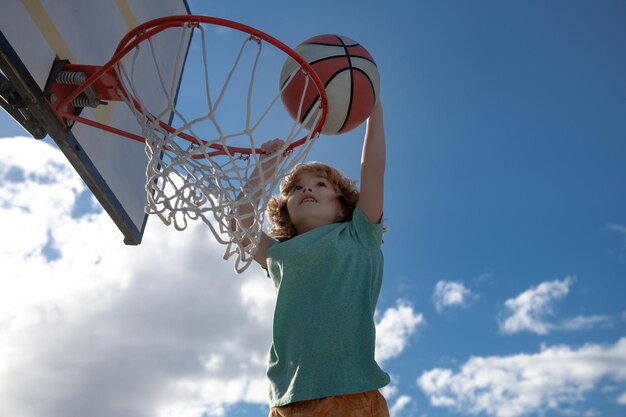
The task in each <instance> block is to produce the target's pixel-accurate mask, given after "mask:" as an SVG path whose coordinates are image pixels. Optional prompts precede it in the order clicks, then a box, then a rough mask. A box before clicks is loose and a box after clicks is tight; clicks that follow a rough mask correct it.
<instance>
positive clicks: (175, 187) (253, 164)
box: [115, 25, 322, 272]
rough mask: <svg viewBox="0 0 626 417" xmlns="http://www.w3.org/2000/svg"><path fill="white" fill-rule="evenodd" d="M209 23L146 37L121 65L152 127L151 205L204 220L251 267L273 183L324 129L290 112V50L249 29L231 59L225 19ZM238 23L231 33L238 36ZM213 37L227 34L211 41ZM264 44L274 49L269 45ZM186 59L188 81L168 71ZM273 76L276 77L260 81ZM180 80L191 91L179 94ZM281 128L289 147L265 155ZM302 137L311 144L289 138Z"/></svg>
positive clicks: (167, 214)
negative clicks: (284, 79)
mask: <svg viewBox="0 0 626 417" xmlns="http://www.w3.org/2000/svg"><path fill="white" fill-rule="evenodd" d="M210 29H213V28H212V27H210V26H209V27H204V26H203V25H197V26H192V27H184V28H174V29H170V30H167V31H163V32H162V33H160V34H158V35H156V36H154V37H152V38H149V39H148V40H147V41H145V42H143V43H140V44H139V45H138V46H137V47H135V48H134V50H133V51H132V52H131V53H130V54H128V55H127V56H126V58H125V59H124V60H123V61H120V63H119V64H117V65H116V67H115V69H116V72H117V75H118V78H119V79H120V82H121V84H122V86H123V88H124V89H125V90H126V92H127V93H128V95H129V97H127V98H126V100H127V104H128V107H129V108H130V109H131V110H132V111H133V112H134V114H135V117H136V118H137V120H138V121H139V122H140V124H141V127H142V131H143V136H144V137H145V143H146V148H145V149H146V155H147V156H148V165H147V169H146V191H147V205H146V211H147V213H149V214H155V215H157V216H158V217H159V218H160V219H161V220H162V221H163V222H164V223H165V224H167V225H173V226H174V227H175V228H176V229H178V230H183V229H185V228H186V227H187V226H188V224H189V221H193V220H199V219H200V220H202V221H203V222H204V223H205V224H206V225H207V226H208V228H209V230H211V232H212V234H213V236H214V237H215V239H216V240H217V241H218V242H220V243H222V244H224V245H225V246H226V248H225V252H224V258H225V259H228V258H231V257H235V261H234V264H235V270H236V271H237V272H243V271H244V270H245V269H246V268H247V267H248V266H249V265H250V263H251V262H252V260H253V259H254V255H255V253H256V250H257V246H258V243H259V241H260V239H261V236H262V233H263V224H264V213H265V207H266V205H267V202H268V201H269V198H270V197H271V195H272V192H273V191H274V190H275V189H276V186H277V184H278V182H279V181H280V179H281V178H283V177H284V176H285V175H286V174H287V173H288V172H289V171H291V169H292V168H293V166H294V165H295V164H297V163H299V162H302V161H303V160H304V158H305V157H306V155H307V154H308V152H309V149H310V147H311V146H312V144H313V142H314V141H315V139H316V136H313V135H312V134H311V133H310V132H309V131H307V130H305V129H304V128H303V127H302V125H301V124H299V123H296V122H295V121H293V119H291V118H289V117H288V116H286V112H285V110H284V108H283V106H282V104H281V103H280V95H281V91H278V90H279V88H278V81H277V77H278V75H279V73H280V70H279V69H280V66H282V62H283V61H284V58H286V55H285V54H283V53H282V52H280V51H279V50H278V49H276V48H273V47H272V45H270V44H268V43H266V42H264V41H261V40H259V39H258V38H255V37H251V36H250V35H248V34H243V40H241V38H240V40H239V41H237V42H238V43H239V42H241V44H240V45H241V46H240V47H238V48H235V51H237V49H238V52H236V53H234V54H233V56H232V57H231V60H230V61H229V60H228V58H226V56H227V54H225V53H224V52H223V51H221V49H222V48H226V46H225V45H224V43H225V41H224V40H223V37H221V36H223V33H220V30H221V29H220V28H216V29H215V30H210ZM234 32H235V31H230V32H228V33H227V35H228V36H233V37H234V36H235V34H234ZM192 33H193V41H192V42H191V46H190V47H189V48H190V50H189V51H187V45H188V44H189V39H191V36H192ZM237 35H241V34H238V33H237ZM212 37H213V38H218V40H217V41H213V43H211V40H212V39H210V38H212ZM159 42H167V43H168V44H170V45H172V44H178V49H177V50H175V51H172V50H167V51H163V47H162V46H160V45H159ZM264 47H265V48H266V49H267V48H269V49H271V51H270V52H269V53H264V52H265V51H264ZM231 50H232V47H231ZM277 52H279V53H281V55H282V57H280V56H279V57H277V56H276V55H277ZM183 61H184V65H185V75H186V77H189V78H188V80H187V81H186V78H183V81H182V83H181V84H179V77H178V74H176V73H174V74H172V76H171V77H165V76H163V74H167V73H172V71H171V68H178V67H181V68H182V62H183ZM270 62H271V63H272V64H271V65H270V64H268V63H270ZM276 65H278V67H276ZM174 72H175V71H174ZM268 76H269V77H270V78H269V79H273V80H275V82H274V83H273V85H270V84H269V83H267V82H259V81H257V79H258V80H267V79H268V78H267V77H268ZM272 77H273V78H272ZM146 79H152V81H151V82H150V83H146V81H145V80H146ZM155 79H156V80H158V81H157V82H155V81H154V80H155ZM307 81H308V78H307ZM311 82H312V81H311ZM185 83H187V84H185ZM286 87H287V84H286V85H285V86H284V87H283V89H284V88H286ZM306 88H307V86H306V85H305V88H304V89H303V92H302V95H303V97H304V93H305V91H306ZM179 89H180V90H181V91H180V95H181V97H183V95H184V97H185V100H182V99H180V100H177V99H176V98H177V95H178V94H179ZM184 89H186V90H185V91H183V90H184ZM213 91H216V92H217V94H215V95H213V94H212V92H213ZM177 102H178V104H177ZM301 107H302V105H301ZM300 111H302V109H301V110H300ZM321 114H322V111H321V108H320V107H319V106H316V107H315V109H314V110H313V111H312V112H311V113H310V114H309V115H308V116H307V119H306V121H305V122H304V123H303V124H308V123H309V122H310V121H313V122H314V123H313V125H315V124H317V120H318V119H319V118H320V117H321ZM280 127H282V129H283V131H282V132H278V131H277V130H278V129H279V128H280ZM274 138H280V139H281V140H283V141H284V145H283V148H282V149H281V150H280V151H279V152H276V153H274V154H272V155H271V156H267V155H264V154H263V152H262V151H260V150H259V146H260V145H261V143H263V142H265V141H268V140H270V139H274ZM303 138H306V140H305V141H304V144H302V145H301V146H297V147H294V148H293V149H291V148H290V146H291V145H292V144H293V143H294V142H297V141H298V142H299V141H301V140H302V139H303ZM281 154H282V155H284V157H283V158H280V156H281ZM268 158H270V159H269V161H270V162H272V160H271V158H274V160H275V166H276V168H275V170H272V171H273V172H270V174H268V173H267V172H266V171H264V170H263V169H259V167H260V163H261V162H264V163H266V162H267V161H268ZM253 175H254V176H255V180H254V181H250V178H251V176H253Z"/></svg>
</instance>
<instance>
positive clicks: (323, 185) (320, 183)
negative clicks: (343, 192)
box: [317, 181, 326, 187]
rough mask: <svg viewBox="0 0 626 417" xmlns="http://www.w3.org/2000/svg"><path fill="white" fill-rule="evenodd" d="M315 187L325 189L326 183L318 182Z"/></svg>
mask: <svg viewBox="0 0 626 417" xmlns="http://www.w3.org/2000/svg"><path fill="white" fill-rule="evenodd" d="M317 186H318V187H326V183H325V182H323V181H320V182H318V183H317Z"/></svg>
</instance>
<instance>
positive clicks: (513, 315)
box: [499, 276, 612, 334]
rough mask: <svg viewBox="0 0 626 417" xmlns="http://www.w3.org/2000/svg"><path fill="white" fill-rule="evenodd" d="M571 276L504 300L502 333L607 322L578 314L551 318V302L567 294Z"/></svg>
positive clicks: (607, 322)
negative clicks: (504, 309) (505, 312)
mask: <svg viewBox="0 0 626 417" xmlns="http://www.w3.org/2000/svg"><path fill="white" fill-rule="evenodd" d="M573 283H574V278H572V277H570V276H568V277H565V278H564V279H563V280H562V281H559V280H554V281H545V282H542V283H541V284H539V285H538V286H536V287H532V288H530V289H528V290H526V291H524V292H523V293H521V294H519V295H518V296H517V297H515V298H511V299H508V300H506V302H505V303H504V305H505V307H506V309H507V310H508V315H507V316H506V317H505V318H504V320H503V321H501V322H500V323H499V324H500V330H501V331H503V332H504V333H509V334H511V333H518V332H522V331H528V332H532V333H536V334H546V333H548V332H550V331H553V330H582V329H588V328H590V327H593V326H595V325H599V324H604V325H610V324H611V323H612V319H611V318H610V317H608V316H601V315H594V316H577V317H573V318H567V319H563V320H553V319H551V318H552V316H554V311H553V304H554V303H555V302H556V301H557V300H559V299H561V298H563V297H565V296H566V295H567V294H568V293H569V289H570V287H571V286H572V285H573Z"/></svg>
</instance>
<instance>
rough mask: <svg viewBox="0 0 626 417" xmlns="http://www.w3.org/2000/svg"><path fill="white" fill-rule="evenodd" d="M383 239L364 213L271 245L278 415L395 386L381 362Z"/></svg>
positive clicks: (272, 374) (273, 400) (273, 391)
mask: <svg viewBox="0 0 626 417" xmlns="http://www.w3.org/2000/svg"><path fill="white" fill-rule="evenodd" d="M382 233H383V231H382V225H381V224H374V223H371V222H370V221H369V220H368V219H367V217H366V216H365V214H364V213H363V211H362V210H361V209H360V208H359V206H358V205H357V207H356V209H355V211H354V214H353V217H352V220H351V221H350V222H346V223H333V224H329V225H325V226H321V227H318V228H316V229H313V230H310V231H309V232H307V233H303V234H302V235H298V236H296V237H294V238H292V239H290V240H287V241H284V242H277V241H272V242H271V244H270V245H271V246H270V247H269V249H268V251H267V267H268V274H269V276H270V278H271V279H272V280H273V282H274V286H275V287H276V291H277V299H276V309H275V310H274V327H273V339H272V347H271V350H270V361H269V367H268V371H267V375H268V377H269V380H270V406H271V407H278V406H281V405H286V404H289V403H292V402H296V401H303V400H312V399H317V398H324V397H329V396H334V395H344V394H352V393H357V392H365V391H370V390H374V389H379V388H381V387H383V386H385V385H387V384H388V383H389V381H390V379H389V375H387V374H386V373H385V372H383V371H382V370H381V369H380V367H379V366H378V364H377V363H376V361H375V360H374V349H375V340H376V328H375V326H374V310H375V308H376V302H377V300H378V295H379V293H380V287H381V284H382V277H383V255H382V252H381V250H380V246H381V244H382Z"/></svg>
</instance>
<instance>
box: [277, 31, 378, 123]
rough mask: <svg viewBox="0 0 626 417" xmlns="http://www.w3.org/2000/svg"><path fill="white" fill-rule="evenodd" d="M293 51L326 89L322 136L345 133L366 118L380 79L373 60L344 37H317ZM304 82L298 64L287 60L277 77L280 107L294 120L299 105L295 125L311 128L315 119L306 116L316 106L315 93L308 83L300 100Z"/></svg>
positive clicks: (317, 99)
mask: <svg viewBox="0 0 626 417" xmlns="http://www.w3.org/2000/svg"><path fill="white" fill-rule="evenodd" d="M295 51H296V52H297V53H298V54H299V55H300V56H301V57H302V58H304V59H305V60H306V61H307V62H308V63H309V65H311V67H312V68H313V70H314V71H315V72H316V73H317V75H318V76H319V77H320V79H321V81H322V83H323V84H324V88H325V90H326V95H327V97H328V116H327V118H326V122H325V123H324V126H323V127H322V133H324V134H327V135H336V134H340V133H345V132H348V131H350V130H352V129H354V128H355V127H357V126H359V125H360V124H361V123H363V122H364V121H365V120H366V119H367V118H368V117H369V115H370V114H371V113H372V110H373V109H374V105H375V104H376V100H377V99H378V92H379V89H380V77H379V75H378V68H377V67H376V63H375V62H374V58H372V55H370V53H369V52H368V51H367V50H366V49H365V48H364V47H363V46H361V45H360V44H359V43H358V42H355V41H354V40H352V39H350V38H348V37H346V36H340V35H319V36H315V37H312V38H311V39H308V40H306V41H304V42H302V43H301V44H300V45H299V46H298V47H297V48H295ZM305 82H306V76H305V75H304V74H303V73H302V71H301V70H300V65H298V64H297V63H296V62H295V61H294V60H293V59H291V58H289V59H287V61H286V62H285V64H284V65H283V69H282V71H281V74H280V88H281V90H282V93H281V98H282V101H283V104H284V105H285V108H286V109H287V112H288V113H289V114H290V115H291V117H292V118H294V120H298V109H299V108H300V103H301V102H302V109H301V111H300V118H299V120H298V122H300V123H304V126H305V127H306V128H307V129H312V128H313V127H314V126H313V124H314V122H315V120H309V119H310V117H309V116H310V114H311V113H312V111H313V110H314V109H315V108H316V106H317V105H318V102H319V94H318V92H317V90H316V88H315V86H314V84H313V82H312V81H311V80H309V84H308V85H307V86H306V89H307V90H306V92H305V93H304V101H302V94H303V92H304V88H305ZM287 83H288V85H287Z"/></svg>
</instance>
